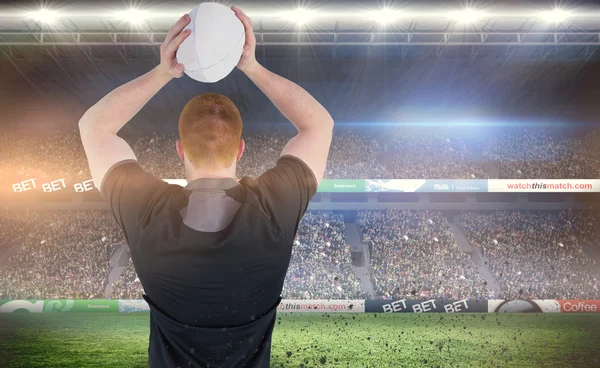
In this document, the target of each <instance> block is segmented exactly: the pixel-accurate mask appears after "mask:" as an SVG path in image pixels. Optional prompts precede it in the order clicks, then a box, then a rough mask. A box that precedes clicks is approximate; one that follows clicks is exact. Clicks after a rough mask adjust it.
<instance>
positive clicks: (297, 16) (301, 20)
mask: <svg viewBox="0 0 600 368" xmlns="http://www.w3.org/2000/svg"><path fill="white" fill-rule="evenodd" d="M284 17H285V18H286V19H287V20H289V21H291V22H296V23H297V24H298V25H299V26H302V25H304V24H306V23H309V22H310V21H312V20H313V19H315V17H316V12H314V11H312V10H309V9H304V8H297V9H295V10H292V11H289V12H284Z"/></svg>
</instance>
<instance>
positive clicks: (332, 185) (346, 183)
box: [317, 179, 366, 193]
mask: <svg viewBox="0 0 600 368" xmlns="http://www.w3.org/2000/svg"><path fill="white" fill-rule="evenodd" d="M365 191H366V190H365V180H363V179H329V180H323V181H322V182H321V184H320V185H319V188H318V189H317V192H324V193H357V192H358V193H364V192H365Z"/></svg>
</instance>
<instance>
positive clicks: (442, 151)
mask: <svg viewBox="0 0 600 368" xmlns="http://www.w3.org/2000/svg"><path fill="white" fill-rule="evenodd" d="M390 154H391V157H392V164H391V166H392V173H393V176H392V177H393V178H399V179H487V178H488V174H486V173H485V172H484V170H483V167H482V165H481V164H480V163H477V162H476V161H475V160H474V158H473V154H472V153H471V151H470V150H469V149H468V148H467V145H466V143H465V141H464V140H462V139H457V138H449V137H445V136H442V135H428V136H404V135H395V136H394V137H393V138H392V141H391V143H390Z"/></svg>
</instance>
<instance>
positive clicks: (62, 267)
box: [0, 210, 600, 301]
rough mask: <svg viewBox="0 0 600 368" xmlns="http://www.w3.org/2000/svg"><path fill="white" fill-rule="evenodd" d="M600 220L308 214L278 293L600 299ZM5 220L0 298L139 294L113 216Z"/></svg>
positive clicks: (533, 215)
mask: <svg viewBox="0 0 600 368" xmlns="http://www.w3.org/2000/svg"><path fill="white" fill-rule="evenodd" d="M352 216H355V217H356V218H355V220H356V222H347V221H350V220H351V217H352ZM456 217H458V218H459V221H458V223H455V218H456ZM449 219H450V221H449ZM599 220H600V215H599V214H598V213H597V212H591V211H560V212H553V213H548V212H541V211H540V212H535V211H495V212H491V213H478V212H462V213H459V214H456V216H449V217H448V216H447V215H446V214H443V213H442V212H439V211H400V210H387V211H365V210H363V211H358V213H356V212H355V213H354V214H353V215H351V214H347V215H346V216H345V215H344V214H334V213H331V212H317V211H310V212H308V213H307V214H306V215H305V216H304V218H303V219H302V221H301V224H300V227H299V229H298V233H297V236H296V239H295V241H294V247H293V251H292V260H291V263H290V268H289V271H288V273H287V277H286V281H285V284H284V288H283V292H282V296H283V298H284V299H288V300H294V299H297V300H301V299H302V300H307V299H310V300H314V299H324V300H334V299H347V300H359V299H363V300H364V299H379V300H382V299H383V300H399V299H405V300H430V299H441V300H445V299H446V300H472V301H476V300H488V299H514V298H523V299H598V298H600V291H599V290H598V284H599V283H600V267H599V266H598V265H599V264H600V257H599V255H600V248H599V247H598V245H597V242H596V239H597V238H598V235H600V234H599V232H600V229H599V228H598V226H596V224H597V223H598V221H599ZM0 221H1V223H2V224H4V226H2V227H1V231H2V232H3V234H2V238H4V239H6V238H12V239H13V241H12V242H11V244H9V245H7V246H5V247H3V248H2V250H0V260H3V261H2V267H0V299H40V300H43V299H95V298H100V299H102V298H112V299H141V296H142V293H143V289H142V287H141V284H140V282H139V279H138V278H137V275H136V273H135V270H134V268H133V265H132V263H131V261H130V260H129V257H128V248H127V245H126V244H125V241H124V239H123V238H122V235H121V233H120V231H119V230H118V228H117V227H116V224H115V223H114V219H113V218H112V217H111V216H110V215H109V213H108V212H104V211H69V212H35V211H27V212H3V213H2V214H1V215H0ZM8 252H10V253H8ZM3 254H4V255H8V256H7V257H2V255H3ZM109 280H110V282H109Z"/></svg>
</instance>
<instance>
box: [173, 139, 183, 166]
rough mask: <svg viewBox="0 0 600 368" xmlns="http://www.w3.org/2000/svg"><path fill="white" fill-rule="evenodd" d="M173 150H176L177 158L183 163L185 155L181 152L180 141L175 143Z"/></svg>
mask: <svg viewBox="0 0 600 368" xmlns="http://www.w3.org/2000/svg"><path fill="white" fill-rule="evenodd" d="M175 148H176V149H177V156H179V159H180V160H181V162H185V153H184V152H183V145H182V144H181V141H180V140H178V141H177V142H175Z"/></svg>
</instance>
